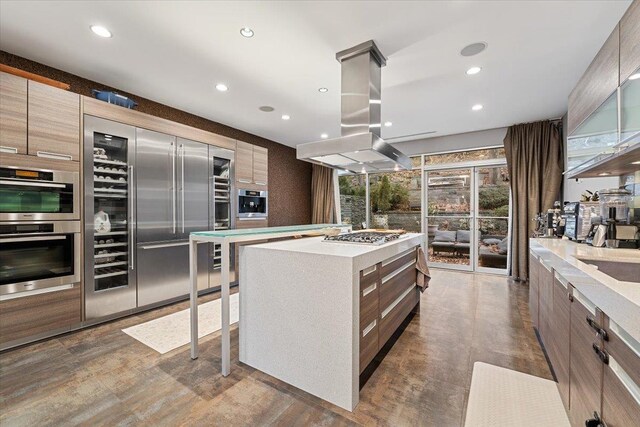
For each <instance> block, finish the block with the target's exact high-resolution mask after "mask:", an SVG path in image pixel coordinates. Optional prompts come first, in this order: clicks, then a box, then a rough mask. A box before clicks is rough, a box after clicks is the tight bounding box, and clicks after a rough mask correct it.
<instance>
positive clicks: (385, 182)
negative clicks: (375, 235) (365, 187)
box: [369, 170, 422, 233]
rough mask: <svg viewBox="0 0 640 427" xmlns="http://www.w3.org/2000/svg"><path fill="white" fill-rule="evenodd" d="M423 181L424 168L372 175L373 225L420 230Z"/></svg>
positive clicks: (371, 203)
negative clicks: (422, 171) (421, 169)
mask: <svg viewBox="0 0 640 427" xmlns="http://www.w3.org/2000/svg"><path fill="white" fill-rule="evenodd" d="M421 180H422V174H421V172H420V170H411V171H398V172H389V173H377V174H371V175H369V194H370V197H369V198H370V209H371V210H370V226H371V227H372V228H384V229H390V230H393V229H404V230H406V231H410V232H417V233H419V232H420V231H421V230H422V224H421V221H420V219H421V206H420V203H421V193H420V191H421V188H422V185H421V183H422V181H421Z"/></svg>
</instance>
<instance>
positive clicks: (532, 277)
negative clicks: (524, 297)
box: [529, 255, 540, 330]
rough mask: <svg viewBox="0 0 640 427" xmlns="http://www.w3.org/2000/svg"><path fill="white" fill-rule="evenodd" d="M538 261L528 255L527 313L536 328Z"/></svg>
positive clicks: (538, 298)
mask: <svg viewBox="0 0 640 427" xmlns="http://www.w3.org/2000/svg"><path fill="white" fill-rule="evenodd" d="M539 265H540V263H539V262H538V259H537V258H536V257H534V256H533V255H529V314H530V315H531V323H533V327H534V328H536V329H538V330H539V329H540V322H539V302H540V301H539V300H540V291H539V289H538V274H539V272H538V270H539Z"/></svg>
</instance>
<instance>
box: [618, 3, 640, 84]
mask: <svg viewBox="0 0 640 427" xmlns="http://www.w3.org/2000/svg"><path fill="white" fill-rule="evenodd" d="M638 68H640V1H638V0H636V1H634V2H633V3H631V5H630V6H629V9H627V12H626V13H625V14H624V16H623V17H622V19H621V20H620V83H621V84H622V82H624V81H625V80H626V79H627V78H629V76H630V75H631V74H633V73H634V72H635V71H636V70H637V69H638Z"/></svg>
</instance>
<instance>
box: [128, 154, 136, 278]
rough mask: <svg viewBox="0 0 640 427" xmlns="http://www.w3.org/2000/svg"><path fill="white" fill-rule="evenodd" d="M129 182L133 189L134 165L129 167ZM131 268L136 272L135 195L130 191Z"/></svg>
mask: <svg viewBox="0 0 640 427" xmlns="http://www.w3.org/2000/svg"><path fill="white" fill-rule="evenodd" d="M127 179H128V180H129V188H130V189H131V188H133V185H134V181H133V165H129V176H128V177H127ZM128 196H129V215H130V217H129V268H131V270H135V268H136V264H135V260H134V259H133V257H134V256H135V250H134V249H133V245H134V242H133V215H134V213H133V195H132V194H131V190H129V194H128Z"/></svg>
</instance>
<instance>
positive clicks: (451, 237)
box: [433, 230, 456, 242]
mask: <svg viewBox="0 0 640 427" xmlns="http://www.w3.org/2000/svg"><path fill="white" fill-rule="evenodd" d="M433 240H434V242H455V241H456V232H455V231H442V230H437V231H436V235H435V237H434V238H433Z"/></svg>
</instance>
